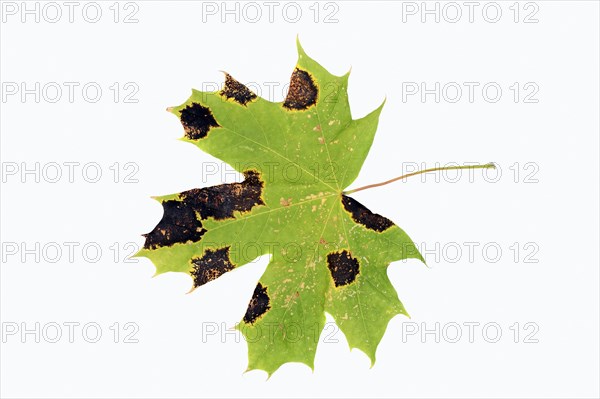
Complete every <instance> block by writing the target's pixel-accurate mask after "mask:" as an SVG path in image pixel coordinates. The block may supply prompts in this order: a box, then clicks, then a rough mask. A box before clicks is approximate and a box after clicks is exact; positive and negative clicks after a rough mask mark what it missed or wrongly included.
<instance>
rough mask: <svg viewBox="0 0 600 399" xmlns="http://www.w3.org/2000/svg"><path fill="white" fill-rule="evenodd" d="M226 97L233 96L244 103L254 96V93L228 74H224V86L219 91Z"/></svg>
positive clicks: (235, 99)
mask: <svg viewBox="0 0 600 399" xmlns="http://www.w3.org/2000/svg"><path fill="white" fill-rule="evenodd" d="M219 94H220V95H222V96H224V97H226V98H233V100H234V101H236V102H238V103H240V104H242V105H246V104H247V103H249V102H250V101H252V100H254V99H255V98H256V94H254V93H252V92H251V91H250V89H248V88H247V87H246V86H244V85H243V84H241V83H240V82H238V81H237V80H235V79H234V78H232V77H231V75H230V74H228V73H226V74H225V87H223V90H221V92H220V93H219Z"/></svg>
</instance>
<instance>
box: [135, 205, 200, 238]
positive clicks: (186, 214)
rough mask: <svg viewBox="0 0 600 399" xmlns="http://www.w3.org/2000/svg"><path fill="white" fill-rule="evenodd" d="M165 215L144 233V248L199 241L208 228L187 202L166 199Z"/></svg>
mask: <svg viewBox="0 0 600 399" xmlns="http://www.w3.org/2000/svg"><path fill="white" fill-rule="evenodd" d="M162 206H163V217H162V219H161V221H160V222H159V223H158V225H156V227H155V228H154V230H152V231H151V232H150V233H147V234H144V237H146V242H145V243H144V248H146V249H156V248H158V247H166V246H171V245H173V244H175V243H178V242H181V243H184V242H187V241H193V242H196V241H199V240H200V238H201V237H202V235H203V234H204V233H206V230H205V229H203V228H202V222H201V221H200V220H198V218H197V217H196V213H195V212H194V209H193V208H192V207H191V206H189V204H187V203H185V202H180V201H176V200H169V201H164V202H163V203H162Z"/></svg>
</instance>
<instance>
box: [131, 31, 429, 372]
mask: <svg viewBox="0 0 600 399" xmlns="http://www.w3.org/2000/svg"><path fill="white" fill-rule="evenodd" d="M348 77H349V73H347V74H345V75H344V76H334V75H332V74H330V73H329V72H328V71H327V70H325V69H324V68H323V67H322V66H321V65H319V64H318V63H317V62H315V61H314V60H312V59H311V58H310V57H308V56H307V55H306V53H305V52H304V50H303V49H302V47H301V46H300V43H299V42H298V63H297V65H296V67H295V69H294V71H293V73H292V77H291V81H290V86H289V91H288V94H287V97H286V98H285V100H284V101H283V102H278V103H274V102H270V101H267V100H265V99H263V98H260V97H258V96H257V95H256V94H254V93H252V92H251V91H250V90H249V89H248V88H247V87H246V86H244V85H243V84H241V83H239V82H238V81H236V80H235V79H234V78H233V77H231V76H230V75H229V74H226V75H225V84H224V86H223V89H222V90H220V91H217V92H210V93H207V92H199V91H196V90H193V91H192V95H191V97H190V98H189V99H188V100H187V101H186V102H185V103H184V104H182V105H180V106H178V107H173V108H170V109H169V111H170V112H172V113H173V114H175V115H176V116H177V117H179V118H180V121H181V123H182V125H183V128H184V132H185V137H184V140H185V141H189V142H191V143H193V144H195V145H196V146H198V147H199V148H200V149H202V150H203V151H205V152H207V153H209V154H211V155H213V156H215V157H217V158H219V159H221V160H223V161H224V162H226V163H228V164H230V165H232V166H233V167H234V168H235V169H236V170H238V171H239V172H241V173H243V174H244V177H245V179H244V180H243V181H242V182H239V183H231V184H221V185H217V186H213V187H205V188H196V189H191V190H188V191H184V192H182V193H177V194H173V195H168V196H163V197H158V198H157V200H158V201H159V202H160V203H161V204H162V206H163V209H164V215H163V217H162V220H161V221H160V222H159V223H158V225H157V226H156V227H155V228H154V230H152V231H151V232H150V233H148V234H145V237H146V242H145V244H144V249H142V250H141V251H140V252H139V253H138V256H145V257H147V258H149V259H151V260H152V262H153V263H154V265H155V266H156V269H157V274H161V273H165V272H182V273H187V274H189V275H190V276H191V277H192V279H193V288H192V289H194V288H196V287H199V286H202V285H204V284H206V283H208V282H211V281H213V280H215V279H217V278H218V277H220V276H221V275H223V274H224V273H228V272H231V271H233V270H235V269H236V268H238V267H241V266H243V265H244V264H247V263H249V262H251V261H252V260H253V259H255V258H256V257H258V256H260V255H264V254H269V255H270V262H269V264H268V266H267V269H266V271H265V273H264V274H263V275H262V277H261V278H260V279H259V281H258V283H257V285H256V289H255V290H254V293H253V295H252V297H251V298H250V300H249V304H248V307H247V309H246V312H245V314H244V316H243V318H242V320H241V322H240V323H239V324H238V325H237V328H238V329H239V330H241V332H242V333H243V334H244V335H245V337H246V341H247V343H248V357H249V362H248V370H252V369H261V370H265V371H266V372H267V373H268V374H269V375H271V374H272V373H273V372H274V371H275V370H277V369H278V368H279V367H280V366H281V365H282V364H284V363H286V362H301V363H304V364H306V365H308V366H309V367H311V368H313V367H314V357H315V352H316V349H317V343H318V339H319V335H320V333H321V331H322V329H323V327H324V324H325V312H327V313H329V314H330V315H331V316H332V317H333V318H334V319H335V321H336V323H337V325H338V326H339V328H340V329H341V331H342V332H343V333H344V334H345V336H346V338H347V340H348V343H349V345H350V347H351V348H358V349H360V350H361V351H363V352H364V353H366V354H367V355H368V356H369V358H370V359H371V362H372V363H374V362H375V352H376V349H377V345H378V344H379V342H380V341H381V338H382V336H383V334H384V332H385V330H386V328H387V324H388V322H389V321H390V319H391V318H392V317H394V316H396V315H398V314H405V315H406V314H407V313H406V310H405V309H404V306H403V305H402V303H401V302H400V300H399V299H398V295H397V293H396V291H395V289H394V287H393V286H392V284H391V282H390V280H389V278H388V276H387V267H388V266H389V264H390V263H391V262H393V261H398V260H402V259H407V258H416V259H420V260H423V258H422V257H421V255H420V254H419V251H418V250H417V248H416V247H415V245H414V243H413V242H412V240H411V239H410V238H409V237H408V235H407V234H406V233H405V232H404V231H403V230H402V229H401V228H400V227H398V226H397V225H395V224H394V223H393V222H392V221H391V220H389V219H387V218H385V217H383V216H381V215H378V214H376V213H373V212H371V211H370V210H369V209H367V208H366V207H365V206H364V205H362V204H360V203H359V202H358V201H356V200H355V199H353V198H351V197H349V196H348V195H345V193H344V189H345V188H346V187H348V186H349V185H350V184H351V183H352V182H353V181H354V179H355V178H356V177H357V175H358V173H359V171H360V169H361V167H362V165H363V162H364V160H365V158H366V156H367V153H368V152H369V148H370V147H371V143H372V142H373V137H374V135H375V131H376V128H377V123H378V119H379V114H380V112H381V109H382V107H383V104H381V106H380V107H378V108H377V109H376V110H374V111H373V112H371V113H370V114H368V115H367V116H365V117H363V118H361V119H357V120H353V119H352V116H351V114H350V106H349V103H348V94H347V87H348ZM249 248H251V249H252V250H251V251H250V250H248V249H249Z"/></svg>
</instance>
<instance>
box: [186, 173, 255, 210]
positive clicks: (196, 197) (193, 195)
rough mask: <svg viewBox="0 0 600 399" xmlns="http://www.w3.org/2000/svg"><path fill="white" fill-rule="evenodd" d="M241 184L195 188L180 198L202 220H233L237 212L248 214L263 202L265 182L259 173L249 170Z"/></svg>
mask: <svg viewBox="0 0 600 399" xmlns="http://www.w3.org/2000/svg"><path fill="white" fill-rule="evenodd" d="M244 176H245V177H246V179H245V180H244V181H243V182H241V183H229V184H219V185H218V186H212V187H205V188H195V189H192V190H189V191H184V192H182V193H181V194H179V197H180V198H181V199H182V200H183V201H184V202H186V203H188V204H190V205H191V206H192V207H193V208H194V210H196V211H197V212H198V213H199V214H200V216H201V218H202V219H206V218H208V217H213V218H214V219H217V220H220V219H228V218H232V217H233V215H234V212H235V211H239V212H248V211H250V210H251V209H252V208H253V207H255V206H256V205H264V204H265V203H264V202H263V200H262V197H261V195H262V189H263V186H264V183H263V181H262V180H261V179H260V175H259V173H258V172H256V171H254V170H247V171H245V172H244Z"/></svg>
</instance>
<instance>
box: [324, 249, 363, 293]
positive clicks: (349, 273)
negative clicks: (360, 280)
mask: <svg viewBox="0 0 600 399" xmlns="http://www.w3.org/2000/svg"><path fill="white" fill-rule="evenodd" d="M327 267H328V268H329V272H331V277H333V282H334V283H335V286H336V287H340V286H342V285H347V284H350V283H351V282H353V281H354V280H356V276H357V275H358V273H359V264H358V259H356V258H353V257H352V255H350V253H349V252H348V251H346V250H343V251H342V252H332V253H330V254H329V255H327Z"/></svg>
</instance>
